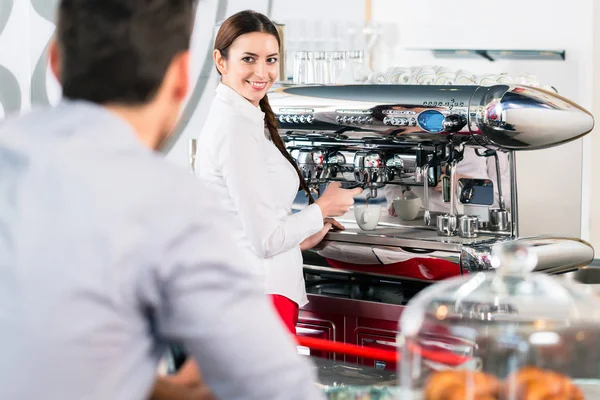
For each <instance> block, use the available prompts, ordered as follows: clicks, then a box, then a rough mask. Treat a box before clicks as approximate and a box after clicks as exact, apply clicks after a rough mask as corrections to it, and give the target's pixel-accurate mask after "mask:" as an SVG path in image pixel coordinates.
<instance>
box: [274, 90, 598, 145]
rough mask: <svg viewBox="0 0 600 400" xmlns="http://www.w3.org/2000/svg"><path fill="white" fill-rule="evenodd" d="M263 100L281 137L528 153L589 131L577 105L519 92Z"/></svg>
mask: <svg viewBox="0 0 600 400" xmlns="http://www.w3.org/2000/svg"><path fill="white" fill-rule="evenodd" d="M269 98H270V100H271V105H272V106H273V110H274V111H275V113H276V114H277V115H278V116H280V117H282V118H280V121H281V122H282V126H281V127H282V130H284V131H285V132H286V133H287V132H289V133H296V134H299V133H301V132H302V131H307V130H312V131H313V132H315V133H316V134H317V135H320V136H329V137H335V138H337V139H338V140H344V139H347V140H358V141H363V140H365V139H369V140H371V139H373V140H379V141H391V142H413V143H417V142H421V141H427V140H430V141H431V140H435V141H439V142H445V143H447V142H448V141H449V139H450V138H452V140H453V141H468V140H469V139H470V138H471V137H473V138H475V139H476V140H477V142H478V143H479V144H480V145H482V146H485V147H489V148H494V149H504V150H534V149H541V148H546V147H551V146H554V145H558V144H562V143H565V142H567V141H570V140H574V139H576V138H579V137H581V136H583V135H585V134H586V133H588V132H590V131H591V130H592V128H593V126H594V119H593V117H592V116H591V114H590V113H589V112H588V111H586V110H585V109H583V108H582V107H580V106H578V105H577V104H575V103H573V102H571V101H569V100H567V99H565V98H563V97H561V96H559V95H557V94H556V93H551V92H547V91H545V90H543V89H538V88H532V87H527V86H519V85H496V86H451V85H448V86H435V85H424V86H420V85H338V86H301V87H280V88H277V89H275V90H274V91H273V92H272V93H271V94H270V95H269ZM288 116H289V117H290V118H289V119H288V118H287V117H288ZM292 116H298V118H299V117H300V116H304V117H305V121H306V122H304V123H301V122H294V120H293V119H292V118H291V117H292ZM309 116H310V117H312V120H311V121H310V122H308V120H307V118H308V117H309ZM361 117H366V118H361ZM463 119H465V120H466V124H465V125H464V126H463V127H462V128H460V129H458V127H459V126H460V125H461V124H460V123H455V122H453V123H449V121H450V120H453V121H459V120H460V121H462V120H463ZM298 121H300V119H298ZM445 129H449V131H446V130H445Z"/></svg>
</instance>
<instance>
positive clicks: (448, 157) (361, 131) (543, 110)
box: [269, 85, 594, 281]
mask: <svg viewBox="0 0 600 400" xmlns="http://www.w3.org/2000/svg"><path fill="white" fill-rule="evenodd" d="M269 99H270V103H271V106H272V108H273V110H274V112H275V114H276V115H277V118H278V120H279V127H280V134H281V136H282V137H283V139H284V141H285V143H286V147H287V148H288V150H289V151H290V152H291V154H292V155H293V156H294V158H295V159H296V160H297V162H298V164H299V167H300V169H301V171H302V173H303V175H304V177H305V178H306V179H307V181H308V183H309V184H311V185H312V186H313V187H315V188H316V187H318V186H319V185H322V184H324V183H328V182H332V181H340V182H342V183H343V184H344V185H345V186H347V187H349V186H352V185H361V186H362V187H363V188H364V189H365V192H366V193H367V194H366V198H367V201H368V200H369V199H372V198H375V197H377V196H378V195H381V192H382V188H384V186H385V185H401V186H402V187H403V188H405V189H409V188H411V187H415V186H421V187H423V193H424V198H423V203H424V204H423V206H424V209H425V210H424V212H423V213H422V216H420V217H419V218H418V219H416V220H414V221H401V220H400V219H398V218H395V219H393V220H390V219H382V222H380V224H379V225H378V226H377V228H376V229H375V230H372V231H363V230H361V229H360V228H359V227H358V226H357V225H356V223H355V221H354V219H353V217H352V216H350V214H348V216H345V217H344V218H342V220H343V221H342V222H343V223H344V224H345V225H346V227H347V229H346V230H344V231H337V232H333V231H332V232H330V233H329V234H328V235H327V236H326V237H325V240H323V242H322V243H321V244H320V245H319V247H318V248H316V249H314V250H313V252H314V253H316V254H318V255H319V256H320V259H322V260H323V259H324V260H326V266H327V267H328V268H333V269H337V270H349V271H358V272H361V273H366V274H374V275H378V276H383V277H386V276H387V277H396V278H399V277H400V278H412V279H417V280H424V281H431V280H439V279H443V278H445V277H449V276H453V275H458V274H463V273H472V272H477V271H483V270H489V269H492V268H493V266H492V265H491V263H490V257H489V255H490V251H491V248H492V246H493V245H494V244H496V243H499V242H503V241H507V240H522V241H526V242H528V243H529V244H531V246H533V248H534V251H535V252H536V253H537V256H538V259H539V262H538V266H537V267H536V270H538V271H544V272H547V273H561V272H566V271H570V270H574V269H577V268H578V267H580V266H584V265H587V264H588V263H589V262H590V261H591V260H592V259H593V256H594V252H593V249H592V247H591V246H590V245H589V244H587V243H585V242H584V241H581V240H579V239H576V238H559V237H552V236H544V237H533V238H531V237H530V238H522V237H520V236H519V212H518V201H517V197H518V191H517V189H518V188H517V180H516V160H515V153H518V152H519V151H532V150H538V149H544V148H548V147H552V146H558V145H560V144H562V143H565V142H568V141H571V140H574V139H577V138H579V137H581V136H583V135H585V134H586V133H588V132H590V131H591V129H592V128H593V125H594V119H593V117H592V115H591V114H590V113H589V112H587V111H586V110H584V109H583V108H581V107H580V106H578V105H577V104H575V103H573V102H571V101H569V100H568V99H565V98H563V97H561V96H559V95H557V94H556V93H553V92H549V91H546V90H543V89H538V88H534V87H528V86H519V85H495V86H451V85H447V86H421V85H341V86H288V87H286V86H282V87H279V88H275V89H273V90H272V91H271V93H270V94H269ZM468 147H473V148H475V149H476V150H475V151H476V152H477V155H479V156H481V157H494V158H495V164H496V168H497V171H498V173H497V180H500V176H501V174H500V173H499V167H498V155H499V154H502V153H504V154H503V155H504V156H505V155H507V156H508V160H509V168H510V178H509V180H510V189H511V190H510V194H509V195H507V196H506V198H505V196H504V195H503V193H502V190H501V188H502V184H501V182H492V181H490V180H488V179H469V178H461V179H458V178H457V174H456V168H457V166H458V165H460V163H461V161H462V160H463V155H464V151H465V149H466V148H468ZM438 184H439V185H441V187H442V194H443V201H444V202H445V203H446V204H447V205H448V207H447V212H445V213H432V212H430V211H429V199H428V193H429V190H428V188H430V187H434V186H437V185H438ZM494 186H495V187H496V188H497V189H498V190H497V194H496V195H495V196H496V198H494V199H493V200H495V201H494V203H496V204H497V206H495V207H492V201H491V200H490V196H494V190H493V187H494ZM498 197H499V198H498ZM457 204H462V205H464V206H467V207H465V208H464V209H465V210H476V211H477V212H475V213H473V214H474V215H471V213H470V212H469V213H468V215H458V214H457V213H456V208H457V207H456V205H457ZM548 233H549V234H552V232H548ZM313 255H315V254H313ZM307 263H308V264H310V262H307ZM322 266H325V265H322ZM415 271H416V272H415Z"/></svg>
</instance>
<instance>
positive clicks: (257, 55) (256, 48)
mask: <svg viewBox="0 0 600 400" xmlns="http://www.w3.org/2000/svg"><path fill="white" fill-rule="evenodd" d="M213 56H214V59H215V64H216V65H217V68H218V69H219V71H220V72H221V81H222V82H223V83H224V84H225V85H227V86H229V87H230V88H232V89H233V90H235V91H236V92H238V93H239V94H240V95H242V96H244V97H245V98H246V99H248V101H250V102H251V103H252V104H254V105H255V106H258V103H259V101H260V100H261V99H262V98H263V97H264V96H265V94H266V93H267V91H268V90H269V89H270V88H271V86H272V85H273V82H275V80H276V79H277V73H278V70H279V44H278V43H277V39H276V38H275V36H273V35H271V34H268V33H264V32H252V33H246V34H245V35H241V36H239V37H238V38H237V39H235V40H234V41H233V43H232V44H231V46H230V47H229V57H228V58H227V59H224V58H223V57H222V56H221V53H220V52H219V51H218V50H215V52H214V54H213Z"/></svg>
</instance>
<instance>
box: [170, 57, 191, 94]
mask: <svg viewBox="0 0 600 400" xmlns="http://www.w3.org/2000/svg"><path fill="white" fill-rule="evenodd" d="M173 61H174V63H175V65H174V67H175V71H176V74H177V81H176V84H175V87H174V92H173V94H174V96H175V98H176V99H177V100H178V101H184V100H185V98H186V96H187V95H188V92H189V91H190V52H189V51H185V52H182V53H180V54H178V55H177V56H176V57H175V59H174V60H173Z"/></svg>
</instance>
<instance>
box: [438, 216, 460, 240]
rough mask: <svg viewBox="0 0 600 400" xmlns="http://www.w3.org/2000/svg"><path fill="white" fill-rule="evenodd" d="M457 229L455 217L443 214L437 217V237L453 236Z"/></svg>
mask: <svg viewBox="0 0 600 400" xmlns="http://www.w3.org/2000/svg"><path fill="white" fill-rule="evenodd" d="M457 227H458V224H457V221H456V215H451V214H444V215H438V217H437V234H438V235H439V236H454V235H456V229H457Z"/></svg>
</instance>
